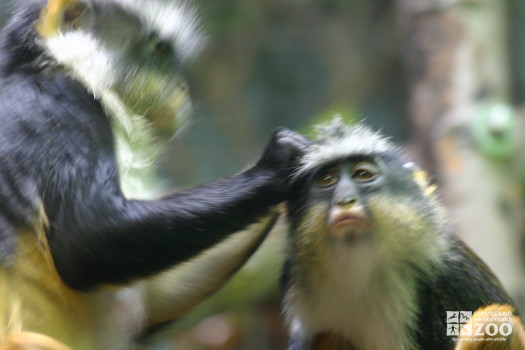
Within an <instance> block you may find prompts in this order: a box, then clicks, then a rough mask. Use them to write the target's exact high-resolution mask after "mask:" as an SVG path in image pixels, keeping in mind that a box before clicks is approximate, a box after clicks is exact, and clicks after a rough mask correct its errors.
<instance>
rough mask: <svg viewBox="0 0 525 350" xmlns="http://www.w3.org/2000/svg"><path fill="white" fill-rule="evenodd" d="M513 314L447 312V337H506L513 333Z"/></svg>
mask: <svg viewBox="0 0 525 350" xmlns="http://www.w3.org/2000/svg"><path fill="white" fill-rule="evenodd" d="M512 316H513V314H512V312H510V313H509V312H484V311H483V312H476V313H474V320H473V321H472V322H471V320H472V318H473V315H472V311H447V319H446V323H447V336H455V337H457V336H460V335H462V336H472V337H483V336H485V335H488V336H490V337H494V336H503V337H506V336H508V335H510V334H511V333H512V325H511V324H510V322H511V317H512Z"/></svg>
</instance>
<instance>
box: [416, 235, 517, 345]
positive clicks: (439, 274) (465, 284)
mask: <svg viewBox="0 0 525 350" xmlns="http://www.w3.org/2000/svg"><path fill="white" fill-rule="evenodd" d="M433 271H434V273H432V274H420V275H419V279H418V283H417V284H418V299H419V301H418V304H419V306H420V307H419V312H418V317H417V319H418V320H417V323H416V325H415V333H416V334H417V339H418V344H419V346H420V348H421V349H430V348H436V349H438V348H439V349H448V348H450V349H452V348H453V342H452V340H451V337H449V336H447V320H446V317H447V311H453V312H454V311H458V312H459V311H472V312H474V311H475V310H477V309H478V308H479V307H481V306H485V305H489V304H492V303H499V304H511V305H512V304H513V302H512V300H511V298H510V297H509V296H508V295H507V293H506V292H505V290H504V288H503V287H502V285H501V283H500V282H499V280H498V279H497V277H496V276H495V275H494V273H493V272H492V271H491V270H490V268H489V267H488V266H487V265H486V264H485V263H484V262H483V261H482V260H481V259H480V258H479V257H478V256H476V255H475V254H474V253H473V252H472V251H471V250H470V248H468V247H467V246H466V245H465V244H464V243H463V242H462V241H461V240H459V239H458V238H456V237H453V236H452V237H451V245H450V250H449V251H448V252H446V253H445V254H444V256H443V260H442V261H441V262H440V263H439V265H437V266H436V267H435V269H434V270H433Z"/></svg>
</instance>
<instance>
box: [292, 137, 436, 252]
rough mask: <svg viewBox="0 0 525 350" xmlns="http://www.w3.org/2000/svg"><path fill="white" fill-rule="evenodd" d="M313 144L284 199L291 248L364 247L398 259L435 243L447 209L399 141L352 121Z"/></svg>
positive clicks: (353, 249) (340, 249)
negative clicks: (346, 127) (441, 207)
mask: <svg viewBox="0 0 525 350" xmlns="http://www.w3.org/2000/svg"><path fill="white" fill-rule="evenodd" d="M310 152H311V153H310V154H307V155H306V156H305V163H304V166H303V168H300V169H299V171H298V174H297V175H296V179H295V182H294V184H293V185H292V187H291V190H290V196H289V198H290V200H289V202H288V216H289V219H290V220H289V222H290V227H291V230H290V235H291V237H290V240H291V241H292V244H293V245H295V246H300V249H295V250H296V251H300V252H301V254H304V255H307V253H303V252H305V251H307V252H309V253H308V254H309V255H310V256H312V255H314V254H317V255H319V254H324V255H325V256H326V255H327V254H328V255H330V254H331V255H334V253H335V252H342V254H339V253H336V254H335V255H338V256H346V254H354V253H355V254H358V251H362V250H363V249H364V250H365V251H366V252H367V255H373V256H374V257H375V258H377V259H381V260H389V261H400V260H405V259H417V258H418V257H420V256H422V255H424V254H427V253H428V252H429V250H432V249H433V246H439V244H436V243H435V242H436V241H437V240H436V237H435V236H436V234H437V230H436V228H437V227H439V228H441V227H442V225H443V224H442V222H446V220H444V215H443V216H441V215H440V210H435V209H436V208H439V205H438V204H437V200H436V199H435V198H434V196H433V195H432V194H429V193H428V191H427V189H428V188H427V187H425V186H424V184H422V183H421V176H420V174H419V173H420V172H421V170H419V169H416V168H414V167H408V166H406V164H408V162H407V159H406V158H405V157H404V156H403V155H402V154H401V152H399V150H398V149H397V148H395V147H394V146H390V145H389V143H387V142H386V141H384V139H382V138H380V136H378V135H377V134H371V133H370V132H369V131H366V132H364V131H362V130H361V129H358V130H357V131H355V130H354V129H349V130H347V131H346V132H345V133H343V134H342V135H339V136H337V137H333V138H329V139H328V140H322V141H321V142H319V143H318V144H317V145H316V146H314V147H312V149H311V150H310ZM416 175H417V176H416ZM438 216H439V217H438ZM438 240H439V239H438ZM320 247H321V248H320ZM320 252H322V253H320ZM306 259H307V258H305V260H306ZM309 259H310V260H311V258H309Z"/></svg>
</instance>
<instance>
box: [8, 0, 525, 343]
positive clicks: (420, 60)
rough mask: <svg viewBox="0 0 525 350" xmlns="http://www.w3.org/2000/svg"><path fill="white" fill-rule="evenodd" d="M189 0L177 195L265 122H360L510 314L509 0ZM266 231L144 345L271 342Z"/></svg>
mask: <svg viewBox="0 0 525 350" xmlns="http://www.w3.org/2000/svg"><path fill="white" fill-rule="evenodd" d="M6 3H7V1H4V0H0V7H2V9H1V10H2V11H0V20H3V19H5V16H6V14H7V11H6V9H5V5H6ZM193 3H194V4H195V5H196V6H197V7H198V9H199V12H200V14H201V16H202V21H203V28H204V30H205V31H206V32H207V34H208V43H207V46H206V48H205V49H204V51H203V52H202V55H201V56H200V57H198V58H197V60H196V61H195V62H194V63H193V64H192V65H191V66H189V67H187V72H186V76H187V77H188V80H189V82H190V86H191V91H192V96H193V101H194V115H193V118H192V120H191V122H190V125H189V127H187V128H185V129H184V130H181V131H180V132H179V133H178V135H176V137H175V138H174V139H173V140H172V142H171V143H170V146H169V147H168V149H167V150H166V153H165V156H164V158H163V160H162V163H161V174H160V175H161V177H162V179H163V181H166V183H168V184H169V185H170V186H171V187H174V188H183V187H190V186H195V185H197V184H200V183H203V182H206V181H211V180H214V179H216V178H219V177H221V176H225V175H228V174H232V173H234V172H237V171H239V170H241V169H243V168H245V167H247V166H248V165H249V164H250V163H251V162H254V161H255V160H256V159H257V157H258V156H259V154H260V153H261V152H262V150H263V148H264V146H265V144H266V143H267V142H268V140H269V138H270V135H271V133H272V131H273V130H275V129H276V128H277V127H278V126H285V127H288V128H290V129H294V130H298V131H301V132H305V133H308V132H309V131H310V130H311V126H312V125H314V124H316V123H318V122H320V121H323V120H327V119H328V118H331V116H332V115H334V114H336V113H337V114H341V115H343V116H344V117H345V119H347V120H351V121H354V122H357V121H359V120H364V121H365V123H366V124H368V125H370V126H372V127H373V128H375V129H377V130H381V131H382V132H383V133H385V134H386V135H389V136H392V138H393V140H394V141H396V142H399V143H402V144H403V145H405V146H406V149H407V152H408V153H409V154H411V155H412V156H413V158H414V159H415V160H416V161H418V162H420V163H421V164H423V165H424V166H425V167H426V168H427V169H429V170H430V172H431V175H432V176H433V177H434V178H435V180H436V182H438V183H439V184H440V186H441V188H442V192H443V197H444V201H445V203H446V204H447V206H448V207H449V208H450V211H451V215H452V217H453V219H454V220H455V221H456V222H457V226H458V234H459V235H460V236H461V237H463V238H464V239H465V240H467V242H468V243H469V244H470V245H471V246H473V247H474V249H475V250H476V251H477V252H478V253H479V254H480V255H481V256H482V257H483V259H485V260H486V261H487V262H488V263H489V265H490V266H491V267H492V268H493V269H494V270H495V271H496V273H497V274H498V275H499V276H500V277H501V278H502V280H503V282H504V284H505V285H506V286H507V288H509V290H510V291H511V293H512V294H513V296H514V297H515V298H516V300H517V301H518V303H520V305H521V306H522V312H525V310H524V309H523V306H524V305H525V302H524V300H525V297H524V295H525V286H524V284H525V275H524V274H523V271H524V267H523V256H524V253H523V251H524V249H523V246H524V245H523V237H524V230H523V217H524V215H523V214H524V213H525V210H524V208H525V206H524V204H523V203H524V195H523V189H524V188H525V171H524V169H525V166H524V163H525V162H524V159H525V157H524V154H523V151H522V150H523V133H522V131H523V130H524V128H523V125H524V124H523V120H524V117H523V103H524V102H525V2H524V1H522V0H397V1H395V0H251V1H246V0H221V1H216V0H193ZM280 227H281V228H282V227H283V226H282V224H281V225H280ZM282 230H283V229H281V230H279V229H277V230H275V231H274V232H273V233H272V234H271V235H270V237H269V239H268V240H267V241H266V242H265V243H264V245H263V248H262V249H261V250H259V251H258V252H257V253H256V255H255V256H254V258H252V259H251V260H250V262H249V263H248V264H247V266H246V267H245V268H244V269H243V270H241V271H240V273H239V274H238V275H237V276H236V277H235V278H234V279H233V280H232V281H231V283H230V284H229V285H228V286H227V287H226V288H225V289H224V290H222V291H220V292H219V293H217V295H216V296H214V297H213V298H212V299H210V300H209V301H207V302H206V303H204V304H203V305H201V306H199V307H198V308H197V309H196V310H195V311H194V312H192V313H191V314H190V315H189V317H188V318H187V319H185V320H182V321H181V322H180V323H178V324H177V325H176V328H177V329H176V330H177V332H176V336H175V337H171V338H170V339H171V340H170V341H168V342H163V343H160V344H159V345H157V346H155V347H153V349H156V350H164V349H184V350H208V349H209V350H212V349H217V350H218V349H230V350H234V349H250V350H259V349H260V350H266V349H283V348H285V344H286V331H285V326H284V324H283V320H282V314H281V309H280V294H279V291H278V279H279V270H280V264H281V262H282V257H283V247H284V243H283V237H282Z"/></svg>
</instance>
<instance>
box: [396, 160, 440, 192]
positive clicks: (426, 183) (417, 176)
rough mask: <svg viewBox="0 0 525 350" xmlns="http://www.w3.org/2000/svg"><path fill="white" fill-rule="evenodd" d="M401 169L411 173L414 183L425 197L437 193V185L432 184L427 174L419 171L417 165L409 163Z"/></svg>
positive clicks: (421, 170)
mask: <svg viewBox="0 0 525 350" xmlns="http://www.w3.org/2000/svg"><path fill="white" fill-rule="evenodd" d="M403 167H404V168H406V169H408V170H410V171H412V177H413V178H414V181H415V182H416V184H417V185H418V186H419V187H420V188H421V190H422V191H423V193H424V194H425V196H432V195H434V194H435V193H436V192H437V190H438V187H437V185H436V184H434V183H432V181H431V179H430V176H428V173H427V172H426V171H424V170H423V169H421V168H420V167H419V165H417V164H415V163H412V162H409V163H406V164H404V165H403Z"/></svg>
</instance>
